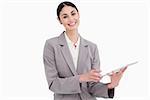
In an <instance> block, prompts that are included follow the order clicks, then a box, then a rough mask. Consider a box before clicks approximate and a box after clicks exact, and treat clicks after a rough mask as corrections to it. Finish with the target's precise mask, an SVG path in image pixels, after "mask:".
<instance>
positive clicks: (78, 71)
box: [43, 2, 126, 100]
mask: <svg viewBox="0 0 150 100" xmlns="http://www.w3.org/2000/svg"><path fill="white" fill-rule="evenodd" d="M57 17H58V20H59V22H60V23H61V24H62V25H63V26H64V28H65V31H64V32H63V33H61V35H60V36H58V37H54V38H51V39H48V40H47V41H46V43H45V47H44V54H43V60H44V65H45V73H46V78H47V81H48V85H49V89H50V90H51V91H53V92H54V99H55V100H96V97H103V98H113V97H114V88H115V87H116V86H118V84H119V81H120V79H121V77H122V74H123V72H124V71H125V69H126V68H123V69H121V70H120V71H119V72H118V73H113V74H112V75H110V77H111V82H110V83H108V84H104V83H101V82H100V80H101V78H102V76H101V74H100V72H101V71H100V60H99V53H98V49H97V46H96V44H94V43H92V42H90V41H88V40H86V39H84V38H82V37H81V35H80V34H79V32H78V26H79V22H80V20H79V19H80V14H79V11H78V9H77V7H76V6H75V5H74V4H73V3H71V2H62V3H60V4H59V6H58V8H57Z"/></svg>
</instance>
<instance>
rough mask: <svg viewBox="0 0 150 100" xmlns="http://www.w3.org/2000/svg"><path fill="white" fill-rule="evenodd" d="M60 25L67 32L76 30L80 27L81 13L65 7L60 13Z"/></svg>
mask: <svg viewBox="0 0 150 100" xmlns="http://www.w3.org/2000/svg"><path fill="white" fill-rule="evenodd" d="M59 17H60V20H59V21H60V23H62V24H63V26H64V27H65V28H66V30H69V31H72V30H76V29H77V28H78V26H79V13H78V12H77V10H76V9H75V8H73V7H71V6H64V7H63V8H62V10H61V12H60V15H59Z"/></svg>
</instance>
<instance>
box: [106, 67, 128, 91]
mask: <svg viewBox="0 0 150 100" xmlns="http://www.w3.org/2000/svg"><path fill="white" fill-rule="evenodd" d="M127 67H128V66H126V67H124V68H122V69H120V71H119V72H117V73H114V72H112V75H110V77H111V83H109V84H108V85H107V86H108V88H109V89H112V88H115V87H117V86H118V85H119V82H120V79H121V77H122V75H123V73H124V72H125V70H126V69H127Z"/></svg>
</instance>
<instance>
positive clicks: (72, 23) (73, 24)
mask: <svg viewBox="0 0 150 100" xmlns="http://www.w3.org/2000/svg"><path fill="white" fill-rule="evenodd" d="M75 25H76V22H71V23H69V24H68V26H70V27H72V26H75Z"/></svg>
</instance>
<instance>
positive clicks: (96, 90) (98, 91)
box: [88, 45, 114, 98]
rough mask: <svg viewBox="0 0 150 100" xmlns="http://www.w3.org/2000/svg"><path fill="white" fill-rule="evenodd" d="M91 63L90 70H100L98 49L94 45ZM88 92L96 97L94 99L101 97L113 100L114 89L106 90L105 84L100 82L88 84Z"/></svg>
mask: <svg viewBox="0 0 150 100" xmlns="http://www.w3.org/2000/svg"><path fill="white" fill-rule="evenodd" d="M92 56H93V61H92V68H94V69H97V70H99V69H100V59H99V53H98V48H97V46H96V45H95V47H94V51H93V55H92ZM88 86H89V88H88V89H89V92H90V93H91V94H92V95H94V96H96V97H103V98H113V97H114V88H113V89H108V87H107V84H103V83H101V82H88Z"/></svg>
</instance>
